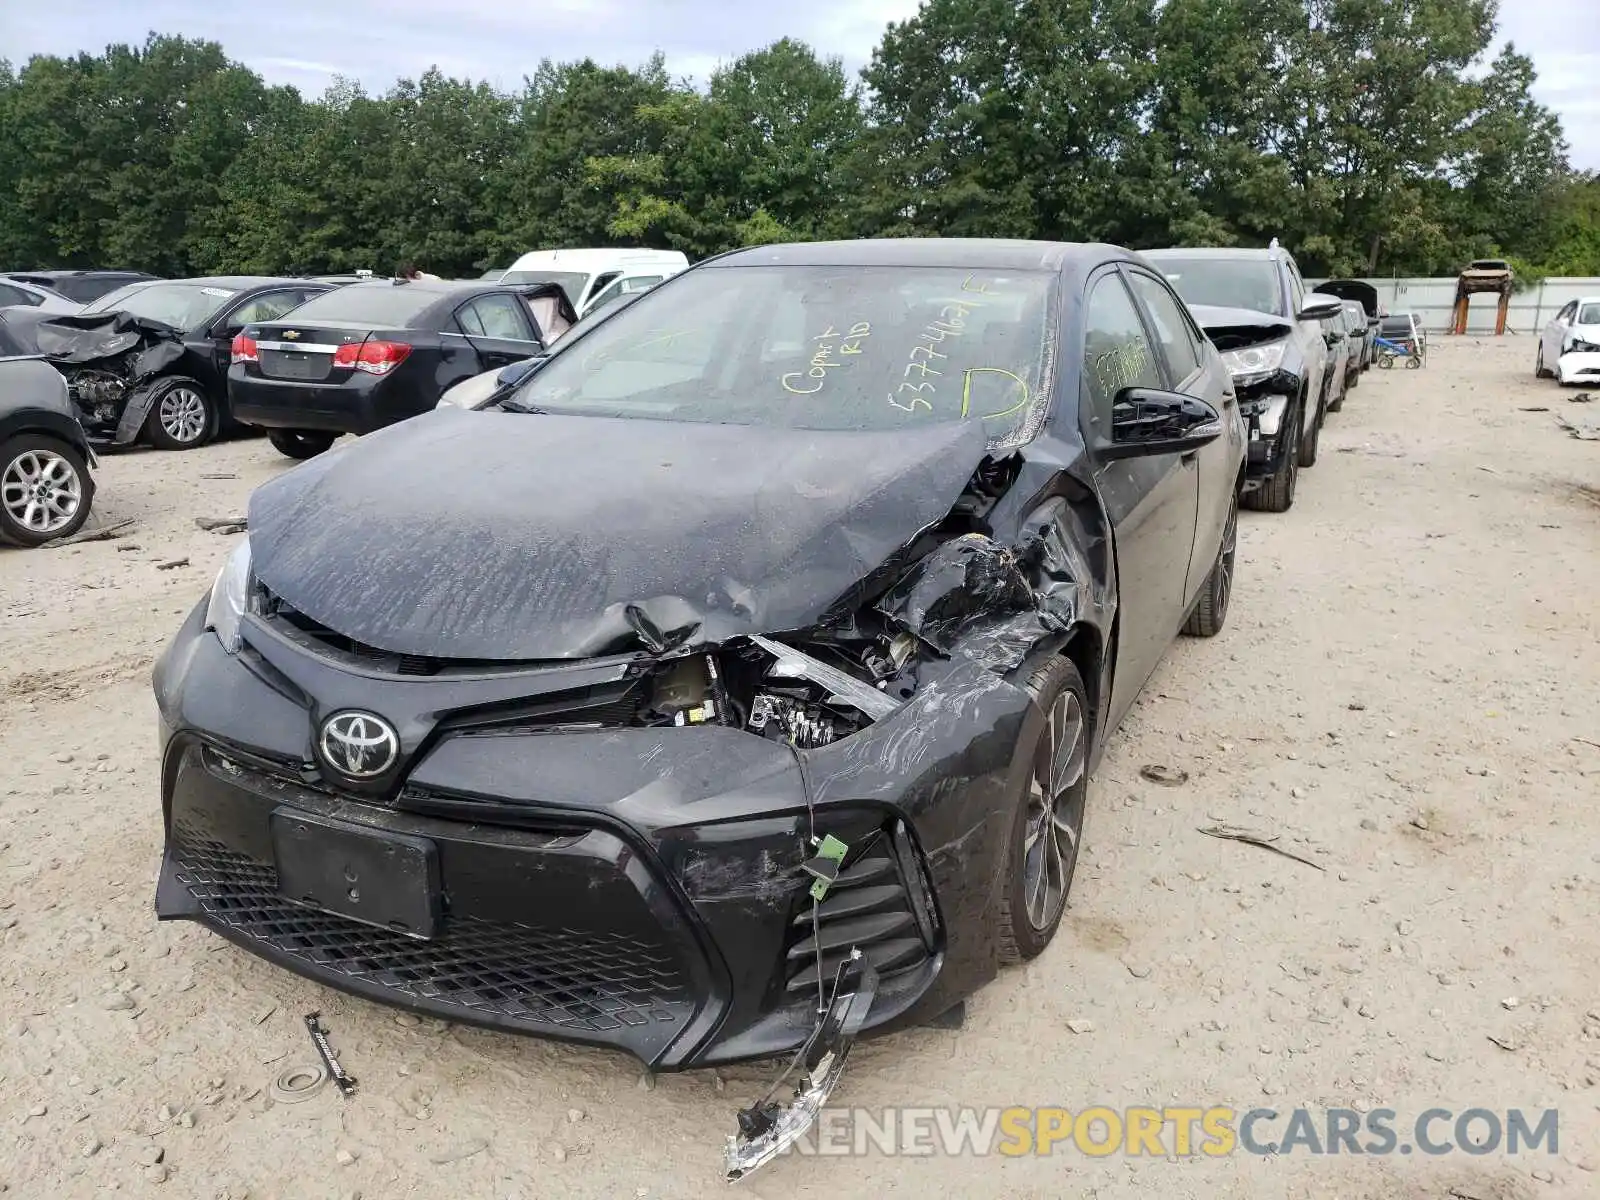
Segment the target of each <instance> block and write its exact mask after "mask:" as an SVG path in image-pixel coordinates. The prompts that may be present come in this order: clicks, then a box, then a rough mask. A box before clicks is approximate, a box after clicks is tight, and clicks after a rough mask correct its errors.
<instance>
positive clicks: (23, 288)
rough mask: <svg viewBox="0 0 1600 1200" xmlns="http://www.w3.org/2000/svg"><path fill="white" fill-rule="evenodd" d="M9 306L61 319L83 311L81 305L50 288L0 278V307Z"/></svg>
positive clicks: (18, 280) (3, 277)
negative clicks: (32, 310) (33, 310)
mask: <svg viewBox="0 0 1600 1200" xmlns="http://www.w3.org/2000/svg"><path fill="white" fill-rule="evenodd" d="M11 306H16V307H19V308H31V309H35V310H36V311H38V312H41V313H49V314H50V315H51V316H63V317H64V316H70V315H71V314H73V313H75V312H81V311H82V309H83V305H81V304H79V303H78V302H77V301H76V300H69V299H68V298H67V297H66V296H63V295H62V294H61V293H60V292H58V291H55V290H53V289H51V288H47V287H40V286H39V285H38V284H36V283H25V282H24V281H22V280H20V279H8V278H6V277H5V276H0V307H11Z"/></svg>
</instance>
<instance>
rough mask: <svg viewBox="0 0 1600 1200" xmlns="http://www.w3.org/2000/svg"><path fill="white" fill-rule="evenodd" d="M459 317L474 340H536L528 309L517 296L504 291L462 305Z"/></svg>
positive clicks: (458, 313)
mask: <svg viewBox="0 0 1600 1200" xmlns="http://www.w3.org/2000/svg"><path fill="white" fill-rule="evenodd" d="M456 318H457V320H459V321H460V322H461V328H462V329H464V330H466V331H467V333H469V334H471V335H472V336H474V337H485V338H499V339H502V340H506V341H517V342H530V341H532V340H533V327H532V326H531V325H530V324H529V323H528V314H527V312H526V310H525V309H524V308H523V307H522V304H521V302H520V301H518V299H517V298H516V297H515V296H511V295H508V294H506V293H504V292H500V293H496V294H495V295H491V296H479V297H478V298H477V299H476V300H473V301H471V302H470V303H468V304H464V305H462V306H461V308H460V309H459V310H458V311H457V313H456Z"/></svg>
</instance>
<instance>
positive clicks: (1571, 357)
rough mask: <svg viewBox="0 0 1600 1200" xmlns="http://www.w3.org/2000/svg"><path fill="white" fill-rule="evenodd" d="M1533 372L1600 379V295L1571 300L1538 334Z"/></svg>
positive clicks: (1563, 380)
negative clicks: (1539, 334) (1537, 346)
mask: <svg viewBox="0 0 1600 1200" xmlns="http://www.w3.org/2000/svg"><path fill="white" fill-rule="evenodd" d="M1533 373H1534V374H1535V375H1537V376H1538V377H1539V378H1540V379H1549V378H1552V377H1553V378H1555V379H1557V380H1559V381H1560V382H1561V384H1562V385H1563V386H1565V385H1567V384H1569V383H1600V296H1588V297H1585V298H1583V299H1581V300H1569V301H1568V302H1567V303H1566V305H1565V306H1564V307H1563V308H1562V309H1561V311H1560V312H1558V313H1556V315H1555V316H1554V317H1553V318H1551V320H1550V323H1549V324H1548V325H1546V326H1545V327H1544V333H1543V334H1542V335H1541V336H1540V338H1539V350H1538V354H1537V357H1536V358H1535V359H1534V363H1533Z"/></svg>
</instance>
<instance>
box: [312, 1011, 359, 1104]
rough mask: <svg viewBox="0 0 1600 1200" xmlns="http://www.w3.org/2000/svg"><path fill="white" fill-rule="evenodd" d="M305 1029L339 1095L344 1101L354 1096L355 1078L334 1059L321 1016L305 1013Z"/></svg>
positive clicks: (318, 1013) (319, 1014)
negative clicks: (308, 1032)
mask: <svg viewBox="0 0 1600 1200" xmlns="http://www.w3.org/2000/svg"><path fill="white" fill-rule="evenodd" d="M306 1028H307V1029H309V1030H310V1031H311V1041H312V1044H313V1045H315V1046H316V1048H317V1053H318V1054H320V1055H321V1056H322V1065H323V1066H325V1067H327V1068H328V1077H329V1078H330V1079H332V1080H333V1086H334V1087H336V1088H338V1089H339V1094H340V1095H341V1096H343V1097H344V1098H345V1099H346V1100H348V1099H350V1097H351V1096H354V1095H355V1094H356V1077H355V1076H354V1075H350V1074H348V1073H346V1071H345V1069H344V1068H343V1067H341V1066H340V1065H339V1060H338V1059H337V1058H335V1057H334V1054H333V1047H332V1046H330V1045H329V1044H328V1027H327V1026H326V1025H324V1024H323V1023H322V1014H321V1013H320V1012H311V1013H307V1014H306Z"/></svg>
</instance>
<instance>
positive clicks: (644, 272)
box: [500, 250, 689, 317]
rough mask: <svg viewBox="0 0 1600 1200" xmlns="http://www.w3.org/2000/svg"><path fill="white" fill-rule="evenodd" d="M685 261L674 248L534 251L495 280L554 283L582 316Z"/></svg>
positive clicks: (653, 281) (674, 270) (670, 273)
mask: <svg viewBox="0 0 1600 1200" xmlns="http://www.w3.org/2000/svg"><path fill="white" fill-rule="evenodd" d="M688 266H689V259H688V258H687V256H685V255H684V254H683V252H682V251H679V250H535V251H533V252H532V253H530V254H524V255H523V256H522V257H521V258H519V259H517V261H516V262H514V263H512V264H511V269H510V270H508V271H507V272H506V273H505V274H504V275H502V276H501V277H500V282H501V283H513V284H515V283H559V284H560V285H561V286H562V287H563V288H565V289H566V292H567V296H568V297H569V298H570V299H571V301H572V307H573V308H575V309H577V310H578V315H579V316H580V317H582V316H587V315H588V314H589V313H590V312H592V311H594V310H595V309H597V308H599V307H601V306H602V305H605V304H609V303H611V301H613V300H615V299H616V298H617V297H618V296H624V295H627V294H628V293H630V292H642V291H644V290H645V289H646V288H652V287H654V286H655V285H656V284H658V283H660V282H661V281H662V280H663V279H666V278H668V277H670V276H673V275H676V274H677V273H678V272H679V271H683V270H686V269H687V268H688Z"/></svg>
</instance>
